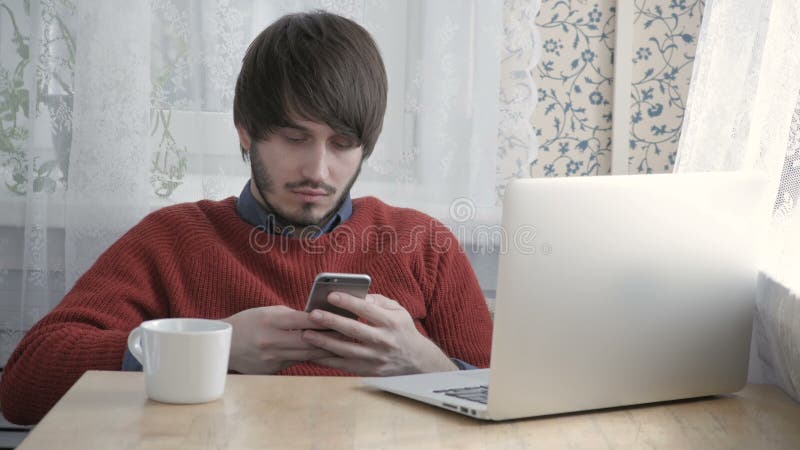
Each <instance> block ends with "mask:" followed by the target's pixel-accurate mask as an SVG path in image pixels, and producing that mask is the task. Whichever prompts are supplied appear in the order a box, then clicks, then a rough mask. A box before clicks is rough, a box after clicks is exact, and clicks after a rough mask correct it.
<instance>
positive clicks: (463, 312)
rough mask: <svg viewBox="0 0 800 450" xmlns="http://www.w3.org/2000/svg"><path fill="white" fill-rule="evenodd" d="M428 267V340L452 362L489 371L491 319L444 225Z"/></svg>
mask: <svg viewBox="0 0 800 450" xmlns="http://www.w3.org/2000/svg"><path fill="white" fill-rule="evenodd" d="M437 228H438V229H437V230H436V233H434V236H435V238H434V239H432V241H431V243H430V246H429V249H428V254H427V255H426V257H425V259H426V262H425V265H426V266H427V270H426V273H427V274H428V276H427V278H428V282H429V283H431V285H430V287H429V289H428V292H430V298H429V300H428V314H427V318H426V320H425V323H424V327H425V329H426V331H427V332H428V336H429V337H430V338H431V339H432V340H433V341H434V342H435V343H436V344H437V345H439V347H440V348H441V349H442V350H443V351H444V352H445V354H447V356H449V357H451V358H458V359H460V360H462V361H464V362H467V363H469V364H472V365H475V366H478V367H488V366H489V357H490V353H491V348H492V319H491V316H490V314H489V309H488V306H487V304H486V299H485V298H484V296H483V291H481V287H480V285H479V284H478V279H477V277H476V276H475V272H474V271H473V270H472V266H471V265H470V263H469V260H468V259H467V256H466V255H465V254H464V251H463V249H462V248H461V246H460V245H459V243H458V240H457V239H456V237H455V235H453V234H452V233H451V232H450V231H449V230H448V229H447V228H446V227H445V226H444V225H442V224H438V227H437Z"/></svg>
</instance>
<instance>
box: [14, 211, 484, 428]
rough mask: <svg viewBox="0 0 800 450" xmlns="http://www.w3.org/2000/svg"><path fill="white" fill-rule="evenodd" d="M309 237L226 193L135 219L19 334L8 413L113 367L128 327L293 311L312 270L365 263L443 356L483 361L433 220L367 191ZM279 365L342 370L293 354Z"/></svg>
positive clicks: (449, 238) (470, 304) (356, 269)
mask: <svg viewBox="0 0 800 450" xmlns="http://www.w3.org/2000/svg"><path fill="white" fill-rule="evenodd" d="M353 209H354V211H353V215H352V216H351V217H350V219H348V220H347V221H346V222H344V223H343V224H341V225H339V226H338V227H337V228H336V229H335V230H333V231H332V232H330V233H328V234H325V235H322V236H320V237H319V238H316V239H313V240H300V239H296V238H290V237H283V236H276V235H272V234H266V233H263V232H259V229H258V228H254V227H252V226H250V225H248V224H247V223H246V222H244V221H243V220H242V219H241V218H240V217H239V215H238V214H237V212H236V200H235V199H234V198H229V199H226V200H223V201H219V202H212V201H201V202H198V203H187V204H180V205H175V206H171V207H167V208H164V209H161V210H159V211H156V212H154V213H152V214H150V215H149V216H147V217H145V218H144V219H143V220H142V221H141V222H140V223H139V224H138V225H136V226H135V227H134V228H132V229H131V230H130V231H129V232H128V233H126V234H125V235H124V236H122V238H120V239H119V240H118V241H117V242H116V243H114V245H112V246H111V247H110V248H109V249H108V250H107V251H106V252H105V253H103V254H102V255H101V256H100V258H98V260H97V262H96V263H95V264H94V266H92V268H91V269H89V270H88V271H87V272H86V274H84V275H83V276H82V277H81V278H80V279H79V280H78V282H77V283H76V284H75V286H74V287H73V289H72V290H71V291H70V292H69V293H68V294H67V295H66V297H64V300H63V301H62V302H61V303H60V304H59V305H58V306H57V307H56V308H55V309H54V310H53V311H52V312H51V313H50V314H48V315H47V316H46V317H44V318H43V319H42V320H41V321H40V322H39V323H37V324H36V325H35V326H34V327H33V328H32V329H31V330H30V331H29V332H28V333H27V334H26V335H25V337H24V339H23V340H22V342H20V344H19V346H18V347H17V349H16V350H15V351H14V353H13V354H12V355H11V358H10V359H9V360H8V364H7V365H6V368H5V372H4V373H3V378H2V381H1V382H0V405H1V407H2V411H3V414H4V415H5V416H6V417H7V418H8V420H10V421H12V422H16V423H21V424H30V423H35V422H38V421H39V420H40V419H41V418H42V417H43V416H44V414H45V413H46V412H47V411H48V410H49V409H50V408H51V407H52V406H53V405H54V404H55V403H56V401H58V399H59V398H61V396H62V395H63V394H64V393H66V391H67V390H68V389H69V388H70V387H71V386H72V385H73V384H74V383H75V382H76V381H77V380H78V378H79V377H80V376H81V375H82V374H83V373H84V372H85V371H86V370H89V369H98V370H120V368H121V364H122V359H123V355H124V352H125V348H126V345H127V343H126V341H127V337H128V333H129V332H130V331H131V330H132V329H133V328H135V327H136V326H138V325H139V324H140V323H141V322H142V321H144V320H150V319H154V318H162V317H204V318H214V319H216V318H225V317H228V316H231V315H233V314H235V313H237V312H239V311H242V310H244V309H248V308H255V307H260V306H269V305H286V306H289V307H291V308H294V309H298V310H302V309H303V308H304V307H305V302H306V299H307V297H308V293H309V290H310V287H311V284H312V282H313V280H314V277H315V276H316V275H317V274H318V273H319V272H352V273H366V274H369V275H370V276H371V277H372V280H373V284H372V287H371V288H370V292H373V293H380V294H382V295H385V296H387V297H389V298H393V299H395V300H397V301H398V302H399V303H400V304H402V305H403V306H404V307H405V308H406V309H407V310H408V311H409V313H410V314H411V316H412V317H413V318H414V321H415V324H416V326H417V328H418V329H419V330H420V332H422V333H423V334H424V335H426V336H428V337H429V338H431V339H432V340H433V341H434V342H436V344H438V345H439V346H440V347H441V348H442V350H443V351H444V352H445V353H446V354H447V355H448V356H450V357H454V358H459V359H461V360H463V361H466V362H469V363H472V364H474V365H477V366H481V367H486V366H488V364H489V352H490V348H491V342H490V341H491V319H490V317H489V313H488V310H487V308H486V303H485V302H484V298H483V295H482V293H481V290H480V287H479V286H478V282H477V280H476V278H475V275H474V273H473V271H472V268H471V267H470V265H469V262H468V260H467V258H466V257H465V255H464V253H463V251H462V250H461V248H460V246H459V245H458V242H457V240H456V238H455V236H453V234H452V233H450V231H449V230H448V229H447V228H446V227H444V225H442V224H441V223H439V222H437V221H435V220H434V219H432V218H430V217H428V216H426V215H424V214H422V213H419V212H416V211H413V210H409V209H401V208H394V207H391V206H388V205H386V204H384V203H382V202H381V201H379V200H377V199H375V198H372V197H366V198H360V199H356V200H354V201H353ZM281 374H285V375H346V373H344V372H340V371H337V370H335V369H330V368H327V367H323V366H319V365H316V364H313V363H302V364H296V365H293V366H291V367H289V368H287V369H285V370H284V371H283V372H281Z"/></svg>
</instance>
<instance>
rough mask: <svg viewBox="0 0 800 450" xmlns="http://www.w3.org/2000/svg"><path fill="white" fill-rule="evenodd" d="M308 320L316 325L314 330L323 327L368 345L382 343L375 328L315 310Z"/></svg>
mask: <svg viewBox="0 0 800 450" xmlns="http://www.w3.org/2000/svg"><path fill="white" fill-rule="evenodd" d="M309 319H310V320H311V321H312V322H314V323H315V324H316V325H317V327H315V328H320V327H323V328H327V329H331V330H334V331H338V332H339V333H341V334H343V335H344V336H347V337H350V338H353V339H356V340H359V341H362V342H366V343H370V344H379V343H381V342H383V339H381V334H380V331H379V330H378V329H377V328H375V327H372V326H370V325H367V324H365V323H361V322H359V321H357V320H353V319H350V318H348V317H344V316H340V315H338V314H334V313H331V312H328V311H322V310H319V309H317V310H314V311H311V314H309Z"/></svg>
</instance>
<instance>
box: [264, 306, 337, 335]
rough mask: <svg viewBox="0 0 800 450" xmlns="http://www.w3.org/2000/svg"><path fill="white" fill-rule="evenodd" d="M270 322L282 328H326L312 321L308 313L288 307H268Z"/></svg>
mask: <svg viewBox="0 0 800 450" xmlns="http://www.w3.org/2000/svg"><path fill="white" fill-rule="evenodd" d="M267 309H268V312H267V314H269V316H268V318H267V321H268V323H269V324H270V325H271V326H273V327H275V328H277V329H280V330H304V329H324V328H322V327H320V326H319V325H317V324H316V323H314V322H312V321H311V320H310V319H309V317H308V313H307V312H305V311H297V310H295V309H291V308H288V307H281V308H267Z"/></svg>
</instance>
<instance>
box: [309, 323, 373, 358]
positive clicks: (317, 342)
mask: <svg viewBox="0 0 800 450" xmlns="http://www.w3.org/2000/svg"><path fill="white" fill-rule="evenodd" d="M303 340H304V341H305V342H307V343H308V344H311V345H313V346H315V347H318V348H321V349H324V350H327V351H328V352H330V353H333V354H335V355H338V356H341V357H344V358H353V359H372V358H374V357H375V354H376V351H375V350H374V349H372V348H370V347H368V346H365V345H364V344H361V343H358V342H353V341H349V340H344V339H341V338H337V337H333V336H330V335H326V334H325V333H318V332H316V331H314V330H306V331H303Z"/></svg>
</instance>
